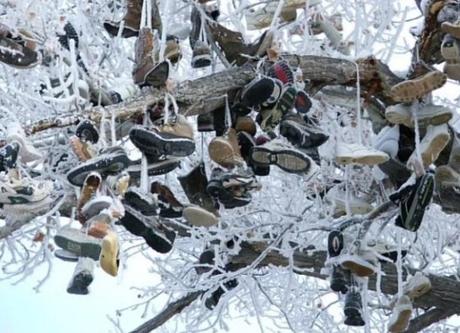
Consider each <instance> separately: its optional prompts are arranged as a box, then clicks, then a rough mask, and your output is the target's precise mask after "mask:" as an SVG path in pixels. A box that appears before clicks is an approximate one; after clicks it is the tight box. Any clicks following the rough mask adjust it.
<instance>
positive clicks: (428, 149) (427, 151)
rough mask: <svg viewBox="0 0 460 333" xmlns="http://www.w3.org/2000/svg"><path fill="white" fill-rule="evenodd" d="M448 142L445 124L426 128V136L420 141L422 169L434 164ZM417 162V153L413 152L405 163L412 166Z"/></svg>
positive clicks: (448, 134)
mask: <svg viewBox="0 0 460 333" xmlns="http://www.w3.org/2000/svg"><path fill="white" fill-rule="evenodd" d="M449 141H450V133H449V127H448V125H447V124H443V125H438V126H428V128H427V130H426V134H425V136H424V137H423V139H422V140H421V141H420V155H421V157H422V162H423V165H424V167H427V166H429V165H430V164H432V163H434V162H435V161H436V160H437V159H438V157H439V154H441V152H442V151H443V149H444V148H445V147H446V146H447V144H448V143H449ZM416 160H417V153H416V151H414V152H413V153H412V155H411V156H410V157H409V160H408V161H407V165H408V166H410V165H413V164H414V163H415V161H416Z"/></svg>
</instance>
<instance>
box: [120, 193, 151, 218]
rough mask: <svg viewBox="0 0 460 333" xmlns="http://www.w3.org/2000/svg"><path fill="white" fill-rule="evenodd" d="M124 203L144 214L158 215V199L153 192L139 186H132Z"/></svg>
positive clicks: (126, 194)
mask: <svg viewBox="0 0 460 333" xmlns="http://www.w3.org/2000/svg"><path fill="white" fill-rule="evenodd" d="M124 203H125V204H128V205H129V206H131V207H132V208H134V209H135V210H136V211H138V212H139V213H141V214H142V215H144V216H156V215H158V204H157V200H156V199H155V197H154V196H153V194H152V193H146V192H144V191H142V190H141V189H140V188H138V187H130V188H128V190H127V191H126V193H125V197H124Z"/></svg>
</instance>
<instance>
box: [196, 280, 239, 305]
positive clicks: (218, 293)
mask: <svg viewBox="0 0 460 333" xmlns="http://www.w3.org/2000/svg"><path fill="white" fill-rule="evenodd" d="M224 286H225V288H226V289H227V290H232V289H235V288H236V287H237V286H238V280H236V279H233V280H230V281H227V282H225V283H224ZM225 293H226V290H225V289H224V288H222V287H219V288H217V289H216V290H215V291H214V292H213V293H212V294H211V297H209V298H207V299H206V300H205V302H204V304H205V305H206V307H207V308H208V309H209V310H212V309H214V308H215V307H216V305H217V304H219V301H220V298H221V297H222V296H223V295H224V294H225Z"/></svg>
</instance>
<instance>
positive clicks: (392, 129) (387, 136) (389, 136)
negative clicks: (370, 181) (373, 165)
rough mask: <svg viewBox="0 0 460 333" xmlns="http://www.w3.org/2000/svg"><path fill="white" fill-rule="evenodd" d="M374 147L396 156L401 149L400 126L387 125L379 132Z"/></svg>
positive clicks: (393, 156) (391, 156)
mask: <svg viewBox="0 0 460 333" xmlns="http://www.w3.org/2000/svg"><path fill="white" fill-rule="evenodd" d="M373 147H374V148H375V149H377V150H379V151H381V152H384V153H386V154H387V155H388V156H389V157H390V158H395V157H396V155H398V150H399V126H385V127H384V128H382V130H381V131H380V132H379V134H377V136H376V137H375V140H374V144H373Z"/></svg>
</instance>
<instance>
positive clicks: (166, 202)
mask: <svg viewBox="0 0 460 333" xmlns="http://www.w3.org/2000/svg"><path fill="white" fill-rule="evenodd" d="M150 192H151V193H152V194H156V195H157V196H158V200H157V201H158V202H157V203H158V207H159V209H160V213H159V216H160V217H166V218H177V217H181V216H182V212H183V210H184V205H182V204H181V203H180V202H179V201H178V200H177V199H176V197H175V196H174V193H173V192H172V191H171V190H170V189H169V188H168V187H167V186H166V185H163V184H161V183H160V182H153V183H152V184H150Z"/></svg>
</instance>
